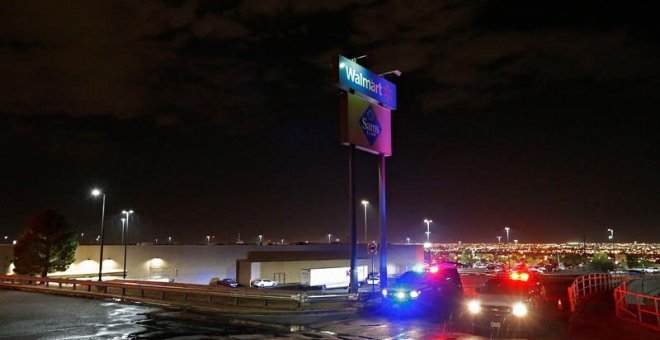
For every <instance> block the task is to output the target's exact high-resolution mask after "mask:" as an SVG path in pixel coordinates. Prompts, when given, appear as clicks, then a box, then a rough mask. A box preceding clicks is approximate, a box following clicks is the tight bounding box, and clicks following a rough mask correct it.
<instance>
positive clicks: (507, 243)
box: [504, 227, 511, 269]
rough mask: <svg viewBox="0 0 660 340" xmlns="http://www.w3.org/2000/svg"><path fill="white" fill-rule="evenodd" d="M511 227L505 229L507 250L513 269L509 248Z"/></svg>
mask: <svg viewBox="0 0 660 340" xmlns="http://www.w3.org/2000/svg"><path fill="white" fill-rule="evenodd" d="M510 229H511V228H509V227H504V231H506V250H507V252H508V253H509V256H508V257H509V269H511V249H509V230H510Z"/></svg>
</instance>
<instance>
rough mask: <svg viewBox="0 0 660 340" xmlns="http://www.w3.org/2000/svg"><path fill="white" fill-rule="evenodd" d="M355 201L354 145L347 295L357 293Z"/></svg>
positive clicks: (350, 169)
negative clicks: (349, 278)
mask: <svg viewBox="0 0 660 340" xmlns="http://www.w3.org/2000/svg"><path fill="white" fill-rule="evenodd" d="M356 203H357V202H356V199H355V145H354V144H351V145H349V147H348V204H349V211H350V214H351V284H350V286H349V293H357V292H358V275H357V223H356V217H357V214H356V212H355V210H356V206H355V204H356Z"/></svg>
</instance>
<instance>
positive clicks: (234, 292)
mask: <svg viewBox="0 0 660 340" xmlns="http://www.w3.org/2000/svg"><path fill="white" fill-rule="evenodd" d="M0 287H8V288H15V289H26V290H36V291H48V292H60V293H64V294H70V295H83V296H93V297H105V298H120V299H124V300H130V301H141V302H145V303H155V304H163V303H165V304H170V305H178V306H188V307H194V306H199V307H225V308H227V307H232V308H235V309H236V308H239V309H249V308H258V309H260V310H263V309H267V310H314V309H318V308H319V307H324V305H325V304H327V303H335V306H333V308H335V309H336V308H338V305H337V303H339V304H341V303H344V304H347V305H352V304H353V303H354V302H356V301H357V300H358V296H356V295H354V294H334V295H333V296H323V297H322V298H320V297H317V296H315V295H308V294H307V293H301V292H295V291H279V290H278V291H276V290H271V289H268V290H261V289H257V288H225V287H217V286H206V285H198V284H186V283H169V282H151V281H136V280H113V281H90V280H77V279H61V278H49V277H45V278H42V277H33V276H17V275H0Z"/></svg>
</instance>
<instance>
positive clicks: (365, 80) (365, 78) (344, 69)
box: [337, 55, 396, 110]
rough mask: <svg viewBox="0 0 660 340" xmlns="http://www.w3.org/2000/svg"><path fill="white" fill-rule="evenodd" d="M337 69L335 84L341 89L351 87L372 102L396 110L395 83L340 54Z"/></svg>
mask: <svg viewBox="0 0 660 340" xmlns="http://www.w3.org/2000/svg"><path fill="white" fill-rule="evenodd" d="M337 71H338V72H339V79H338V84H337V85H338V86H339V87H340V88H342V89H343V90H346V91H348V90H349V89H353V90H354V91H355V93H356V94H358V95H360V96H361V97H363V98H365V99H367V100H369V101H370V102H372V103H374V104H381V105H383V106H385V107H387V108H388V109H390V110H396V85H394V84H393V83H392V82H390V81H388V80H387V79H385V78H383V77H381V76H379V75H377V74H375V73H373V72H371V71H369V70H368V69H366V68H364V67H362V66H360V65H359V64H358V63H356V62H353V61H351V60H350V59H348V58H346V57H344V56H341V55H340V56H339V59H338V63H337Z"/></svg>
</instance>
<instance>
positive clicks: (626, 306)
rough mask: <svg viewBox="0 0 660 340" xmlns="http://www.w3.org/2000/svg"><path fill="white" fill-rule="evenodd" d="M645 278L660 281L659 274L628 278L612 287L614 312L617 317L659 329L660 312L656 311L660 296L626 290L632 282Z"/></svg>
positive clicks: (659, 303)
mask: <svg viewBox="0 0 660 340" xmlns="http://www.w3.org/2000/svg"><path fill="white" fill-rule="evenodd" d="M645 280H652V281H660V275H653V276H650V277H635V278H629V279H627V280H625V281H623V282H622V283H621V284H620V285H619V286H618V287H616V288H615V289H614V309H615V313H616V316H617V317H619V318H622V319H628V320H633V321H635V322H637V323H638V324H641V325H643V326H647V327H650V328H652V329H655V330H656V331H660V313H659V312H658V306H659V305H660V297H657V296H652V295H645V294H642V293H638V292H631V291H630V290H628V289H629V288H630V285H631V284H632V283H634V282H639V281H642V282H643V281H645Z"/></svg>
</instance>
